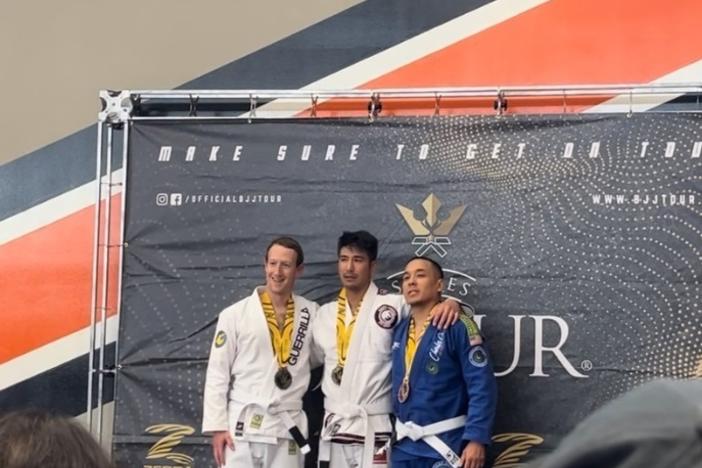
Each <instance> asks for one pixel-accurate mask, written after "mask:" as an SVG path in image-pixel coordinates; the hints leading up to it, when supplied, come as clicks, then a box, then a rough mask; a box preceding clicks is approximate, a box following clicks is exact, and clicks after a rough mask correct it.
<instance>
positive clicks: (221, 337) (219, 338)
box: [214, 330, 227, 348]
mask: <svg viewBox="0 0 702 468" xmlns="http://www.w3.org/2000/svg"><path fill="white" fill-rule="evenodd" d="M226 342H227V334H226V333H224V330H220V331H218V332H217V335H215V339H214V344H215V348H221V347H222V346H224V344H225V343H226Z"/></svg>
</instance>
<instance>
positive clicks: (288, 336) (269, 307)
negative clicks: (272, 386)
mask: <svg viewBox="0 0 702 468" xmlns="http://www.w3.org/2000/svg"><path fill="white" fill-rule="evenodd" d="M260 297H261V307H262V308H263V313H264V315H265V316H266V325H268V333H269V334H270V337H271V345H272V346H273V354H275V358H276V360H277V361H278V367H281V368H282V367H285V365H286V364H287V362H288V358H290V350H291V348H292V332H293V323H294V322H295V303H294V302H293V300H292V297H291V298H290V299H288V303H287V305H286V308H285V321H284V322H283V326H282V328H281V327H279V326H278V320H277V319H276V317H275V309H274V308H273V302H272V301H271V298H270V296H269V295H268V292H266V291H263V292H261V293H260Z"/></svg>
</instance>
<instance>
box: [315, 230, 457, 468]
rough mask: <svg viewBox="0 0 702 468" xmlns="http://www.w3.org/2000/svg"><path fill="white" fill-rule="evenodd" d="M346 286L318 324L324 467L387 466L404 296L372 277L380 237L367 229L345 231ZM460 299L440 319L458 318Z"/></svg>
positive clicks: (341, 247)
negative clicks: (395, 341)
mask: <svg viewBox="0 0 702 468" xmlns="http://www.w3.org/2000/svg"><path fill="white" fill-rule="evenodd" d="M337 254H338V264H337V266H338V273H339V279H340V280H341V284H342V286H343V288H342V289H341V291H340V292H339V295H338V297H337V299H336V300H334V301H332V302H329V303H327V304H325V305H324V306H322V307H321V308H320V310H319V314H318V316H317V320H316V321H315V323H314V324H313V326H312V334H313V338H314V342H313V347H314V351H315V354H316V355H317V357H318V359H319V360H321V361H323V362H324V374H323V376H322V391H323V392H324V396H325V400H324V409H325V416H324V421H323V426H322V433H321V440H320V447H319V466H320V467H321V468H325V467H331V468H353V467H362V468H371V466H372V467H373V468H381V467H384V466H387V453H386V451H383V450H381V451H380V452H378V453H376V451H377V449H379V448H382V447H383V446H385V445H386V442H387V441H388V440H389V438H390V436H391V433H392V424H391V420H390V413H391V412H392V399H391V396H390V391H391V383H390V368H391V346H392V334H393V329H394V327H395V325H397V323H398V322H399V321H400V318H401V317H400V311H401V310H402V309H403V308H402V305H403V303H404V300H403V298H402V296H400V295H397V294H388V292H387V291H384V290H381V289H378V287H377V286H376V285H375V284H374V283H373V282H372V278H373V273H374V271H375V266H376V257H377V254H378V240H377V239H376V238H375V237H374V236H373V235H372V234H370V233H368V232H366V231H357V232H344V233H343V234H342V235H341V237H340V238H339V241H338V245H337ZM459 312H460V306H459V305H458V303H457V302H455V301H445V302H443V303H441V304H440V305H439V306H438V307H437V310H436V311H435V316H436V318H435V324H437V325H439V326H441V327H444V326H447V325H449V322H451V321H455V320H456V318H457V317H458V314H459Z"/></svg>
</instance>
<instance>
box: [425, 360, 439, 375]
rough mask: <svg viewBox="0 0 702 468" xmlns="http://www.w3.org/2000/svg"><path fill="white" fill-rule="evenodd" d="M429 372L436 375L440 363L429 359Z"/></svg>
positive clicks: (427, 367)
mask: <svg viewBox="0 0 702 468" xmlns="http://www.w3.org/2000/svg"><path fill="white" fill-rule="evenodd" d="M426 369H427V372H428V373H430V374H431V375H436V374H438V373H439V364H438V363H437V362H434V361H431V360H430V361H427V366H426Z"/></svg>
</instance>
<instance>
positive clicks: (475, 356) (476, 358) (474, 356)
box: [468, 346, 488, 367]
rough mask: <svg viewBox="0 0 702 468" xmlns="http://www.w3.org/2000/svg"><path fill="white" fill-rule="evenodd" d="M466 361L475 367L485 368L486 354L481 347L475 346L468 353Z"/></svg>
mask: <svg viewBox="0 0 702 468" xmlns="http://www.w3.org/2000/svg"><path fill="white" fill-rule="evenodd" d="M468 361H470V363H471V364H473V365H474V366H475V367H485V366H486V365H487V361H488V360H487V353H486V352H485V350H484V349H483V347H482V346H476V347H475V348H473V349H471V350H470V352H469V353H468Z"/></svg>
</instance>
